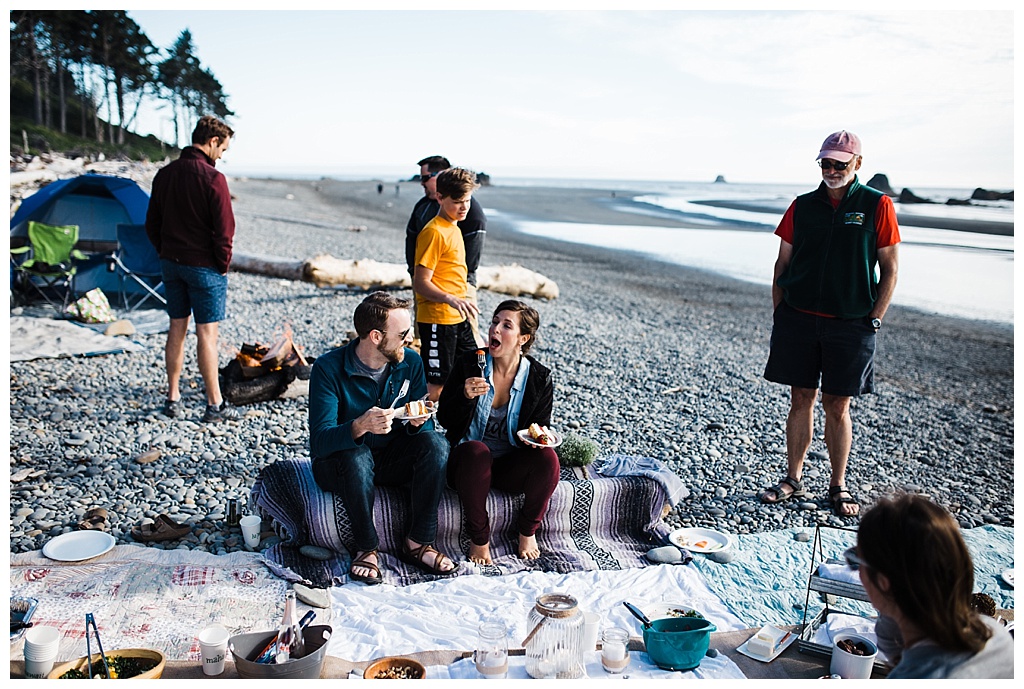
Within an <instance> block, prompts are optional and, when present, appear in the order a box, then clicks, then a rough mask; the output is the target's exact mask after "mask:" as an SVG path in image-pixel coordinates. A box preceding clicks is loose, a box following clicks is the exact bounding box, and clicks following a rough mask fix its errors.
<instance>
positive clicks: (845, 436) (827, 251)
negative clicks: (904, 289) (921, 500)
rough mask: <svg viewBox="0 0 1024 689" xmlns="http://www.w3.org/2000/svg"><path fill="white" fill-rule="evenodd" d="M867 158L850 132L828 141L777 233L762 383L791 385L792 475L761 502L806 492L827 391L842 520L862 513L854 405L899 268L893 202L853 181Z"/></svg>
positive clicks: (833, 490)
mask: <svg viewBox="0 0 1024 689" xmlns="http://www.w3.org/2000/svg"><path fill="white" fill-rule="evenodd" d="M862 160H863V158H862V156H861V144H860V139H859V138H857V136H856V135H855V134H853V133H851V132H847V131H839V132H836V133H834V134H831V135H830V136H829V137H828V138H827V139H825V142H824V143H823V144H822V146H821V151H820V152H819V153H818V165H819V166H820V167H821V177H822V181H821V184H820V185H819V187H818V188H817V189H816V190H815V191H813V192H810V193H808V194H803V195H801V196H798V197H797V198H796V200H794V201H793V203H792V204H791V205H790V207H789V208H788V209H787V210H786V214H785V215H784V216H783V218H782V222H781V223H779V227H778V229H776V231H775V234H777V235H778V236H779V238H780V240H781V241H780V245H779V256H778V259H777V260H776V261H775V276H774V280H773V282H772V302H773V304H774V307H775V313H774V317H773V319H774V321H773V325H772V337H771V351H770V353H769V355H768V364H767V365H766V366H765V371H764V377H765V378H767V379H768V380H770V381H772V382H775V383H782V384H784V385H789V386H790V390H791V399H790V409H789V416H788V417H787V419H786V456H787V464H788V467H787V473H786V476H785V478H783V479H782V480H781V481H779V483H778V484H776V485H774V486H772V487H771V488H769V489H767V490H766V491H765V492H764V493H763V494H762V495H761V501H762V502H765V503H769V504H771V503H777V502H784V501H786V500H789V499H790V498H793V497H801V496H803V495H804V494H805V491H804V486H803V481H802V475H803V464H804V457H805V456H806V454H807V451H808V450H809V449H810V446H811V438H812V437H813V435H814V405H815V402H817V399H818V389H819V387H820V389H821V406H822V408H823V409H824V411H825V445H826V447H827V448H828V455H829V462H830V463H831V465H832V476H831V479H830V481H829V489H828V499H829V504H830V506H831V507H832V511H833V512H834V513H835V514H836V516H839V517H854V516H856V515H857V514H859V512H860V505H859V503H858V502H857V500H856V499H855V498H854V497H853V495H852V494H851V493H850V491H849V490H847V488H846V465H847V462H848V460H849V457H850V448H851V447H852V445H853V423H852V421H851V420H850V399H851V398H852V397H854V396H856V395H862V394H866V393H869V392H872V390H873V387H874V355H875V337H876V333H878V330H879V329H880V328H881V327H882V318H884V317H885V312H886V310H887V309H888V308H889V302H890V301H891V300H892V295H893V291H894V290H895V289H896V275H897V273H898V270H899V253H898V251H897V245H898V244H899V241H900V232H899V226H898V225H897V223H896V211H895V209H894V207H893V204H892V200H891V199H890V198H889V197H888V196H886V195H885V194H883V193H882V192H880V191H877V190H875V189H872V188H871V187H867V186H864V185H862V184H861V183H860V181H859V180H858V178H857V170H859V169H860V166H861V162H862Z"/></svg>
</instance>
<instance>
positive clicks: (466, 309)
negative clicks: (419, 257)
mask: <svg viewBox="0 0 1024 689" xmlns="http://www.w3.org/2000/svg"><path fill="white" fill-rule="evenodd" d="M433 278H434V271H433V270H431V269H430V268H427V267H426V266H416V270H415V272H414V273H413V278H412V288H413V290H415V291H416V294H419V295H420V296H422V297H423V298H424V299H426V300H427V301H433V302H437V303H439V304H447V305H448V306H451V307H452V308H453V309H455V310H456V311H458V312H459V313H460V314H462V317H463V318H476V316H477V314H478V313H480V310H479V309H478V308H477V307H476V304H474V303H473V302H471V301H467V300H465V299H462V298H460V297H456V296H455V295H454V294H448V293H447V292H445V291H444V290H442V289H440V288H439V287H438V286H437V285H435V284H434V283H433V282H432V280H433Z"/></svg>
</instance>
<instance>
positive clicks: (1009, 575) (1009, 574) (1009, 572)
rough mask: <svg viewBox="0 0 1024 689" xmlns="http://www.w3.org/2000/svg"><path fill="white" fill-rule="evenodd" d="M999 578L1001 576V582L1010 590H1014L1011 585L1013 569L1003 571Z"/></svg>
mask: <svg viewBox="0 0 1024 689" xmlns="http://www.w3.org/2000/svg"><path fill="white" fill-rule="evenodd" d="M999 576H1001V577H1002V578H1003V581H1005V582H1006V583H1007V584H1009V585H1010V587H1011V588H1016V586H1014V585H1013V567H1011V568H1010V569H1008V570H1006V571H1004V572H1003V573H1002V574H1000V575H999Z"/></svg>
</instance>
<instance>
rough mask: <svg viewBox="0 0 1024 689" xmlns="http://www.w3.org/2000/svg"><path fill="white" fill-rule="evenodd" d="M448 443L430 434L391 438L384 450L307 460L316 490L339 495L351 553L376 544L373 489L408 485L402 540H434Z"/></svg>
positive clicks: (365, 449) (360, 450)
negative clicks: (353, 546)
mask: <svg viewBox="0 0 1024 689" xmlns="http://www.w3.org/2000/svg"><path fill="white" fill-rule="evenodd" d="M447 465H448V441H447V440H445V439H444V436H443V435H441V434H440V433H436V432H433V431H430V430H426V431H421V432H419V433H414V434H412V435H408V434H406V433H405V431H404V430H400V431H398V432H397V433H395V434H394V438H393V439H392V440H391V442H390V443H388V444H387V446H385V447H382V448H374V449H372V450H371V449H370V448H368V447H366V446H365V445H363V446H360V447H357V448H355V449H353V450H345V451H342V452H335V453H334V454H332V455H328V456H327V457H316V458H314V459H313V478H314V479H315V480H316V483H317V485H318V486H320V488H321V489H322V490H325V491H327V492H330V493H336V494H338V495H340V496H341V499H342V502H344V503H345V510H346V511H347V512H348V517H349V520H350V521H351V522H352V532H353V534H354V536H355V541H356V550H358V551H360V552H362V551H367V550H375V549H376V548H377V547H378V546H379V545H380V540H379V538H378V537H377V529H376V527H375V526H374V524H373V487H374V486H397V485H403V484H406V483H408V484H409V491H410V493H411V501H412V504H411V508H410V511H409V514H410V517H411V519H410V521H411V524H410V526H409V533H408V534H407V535H408V538H410V539H411V540H413V541H416V542H417V543H419V544H424V543H433V542H434V538H435V537H436V536H437V504H438V503H439V502H440V501H441V491H442V490H443V489H444V486H445V470H446V467H447Z"/></svg>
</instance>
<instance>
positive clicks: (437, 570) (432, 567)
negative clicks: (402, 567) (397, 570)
mask: <svg viewBox="0 0 1024 689" xmlns="http://www.w3.org/2000/svg"><path fill="white" fill-rule="evenodd" d="M430 553H433V554H434V562H433V564H427V563H426V562H424V561H423V556H424V555H429V554H430ZM446 557H448V556H447V555H445V554H444V553H442V552H441V551H439V550H438V549H437V548H435V547H434V546H432V545H431V544H429V543H425V544H423V545H421V546H420V547H419V548H416V549H415V550H412V549H410V548H409V546H408V544H404V543H403V544H402V553H401V555H399V559H400V560H401V561H402V562H404V563H405V564H407V565H412V566H413V567H419V568H420V569H422V570H423V571H424V572H426V573H427V574H437V575H438V576H442V577H446V576H448V575H449V574H454V573H455V570H456V569H458V567H456V566H455V562H454V561H453V560H452V559H451V558H450V557H449V558H448V560H449V562H451V563H452V568H451V569H441V567H440V565H441V562H442V559H443V558H446Z"/></svg>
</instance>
